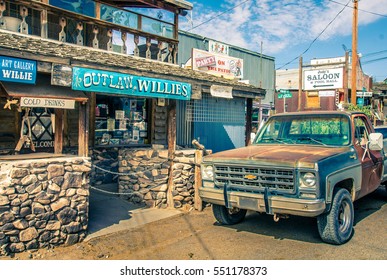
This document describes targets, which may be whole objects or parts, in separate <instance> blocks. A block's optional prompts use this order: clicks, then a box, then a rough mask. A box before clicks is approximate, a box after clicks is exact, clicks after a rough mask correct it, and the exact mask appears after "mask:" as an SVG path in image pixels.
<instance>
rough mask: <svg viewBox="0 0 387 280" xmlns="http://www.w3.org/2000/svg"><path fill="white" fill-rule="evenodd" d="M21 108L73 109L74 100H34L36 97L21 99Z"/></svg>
mask: <svg viewBox="0 0 387 280" xmlns="http://www.w3.org/2000/svg"><path fill="white" fill-rule="evenodd" d="M20 106H21V107H41V108H59V109H74V108H75V100H68V99H57V98H36V97H21V98H20Z"/></svg>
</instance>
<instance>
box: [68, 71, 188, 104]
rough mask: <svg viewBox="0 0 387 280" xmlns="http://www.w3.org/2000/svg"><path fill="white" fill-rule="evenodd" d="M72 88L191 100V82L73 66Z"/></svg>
mask: <svg viewBox="0 0 387 280" xmlns="http://www.w3.org/2000/svg"><path fill="white" fill-rule="evenodd" d="M72 89H73V90H82V91H92V92H105V93H115V94H123V95H135V96H144V97H157V98H170V99H180V100H189V99H190V98H191V91H192V90H191V84H188V83H181V82H177V81H169V80H161V79H152V78H148V77H140V76H133V75H129V74H124V73H117V72H110V71H100V70H94V69H89V68H79V67H73V79H72Z"/></svg>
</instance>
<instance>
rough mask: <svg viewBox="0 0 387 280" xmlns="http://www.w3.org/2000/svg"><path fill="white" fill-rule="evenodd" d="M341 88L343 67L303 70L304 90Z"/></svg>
mask: <svg viewBox="0 0 387 280" xmlns="http://www.w3.org/2000/svg"><path fill="white" fill-rule="evenodd" d="M338 88H343V68H333V69H320V70H310V71H304V90H324V89H338Z"/></svg>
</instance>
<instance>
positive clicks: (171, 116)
mask: <svg viewBox="0 0 387 280" xmlns="http://www.w3.org/2000/svg"><path fill="white" fill-rule="evenodd" d="M167 141H168V159H169V162H170V169H169V178H168V191H167V204H168V207H171V208H175V203H174V201H173V195H172V191H173V160H174V159H175V151H176V100H174V99H169V105H168V140H167Z"/></svg>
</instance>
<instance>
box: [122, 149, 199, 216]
mask: <svg viewBox="0 0 387 280" xmlns="http://www.w3.org/2000/svg"><path fill="white" fill-rule="evenodd" d="M118 162H119V168H118V171H119V172H120V173H122V175H120V176H119V188H118V189H119V192H120V193H122V194H125V196H124V197H126V198H127V199H128V200H129V201H131V202H133V203H145V204H146V205H147V206H149V207H157V208H166V207H168V200H167V197H168V191H169V192H170V193H171V197H172V199H173V201H170V202H169V203H170V204H171V203H173V204H174V207H175V208H181V207H187V206H188V207H189V206H190V205H192V204H193V203H194V177H195V176H194V172H195V171H194V170H195V169H194V167H195V165H194V162H195V150H177V151H176V152H175V157H174V160H173V172H172V175H173V185H172V186H171V188H172V189H170V190H169V187H168V178H169V174H170V171H169V170H170V166H171V164H170V161H169V160H168V150H165V149H157V147H155V146H154V148H149V149H144V148H141V149H122V150H120V151H119V156H118Z"/></svg>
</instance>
